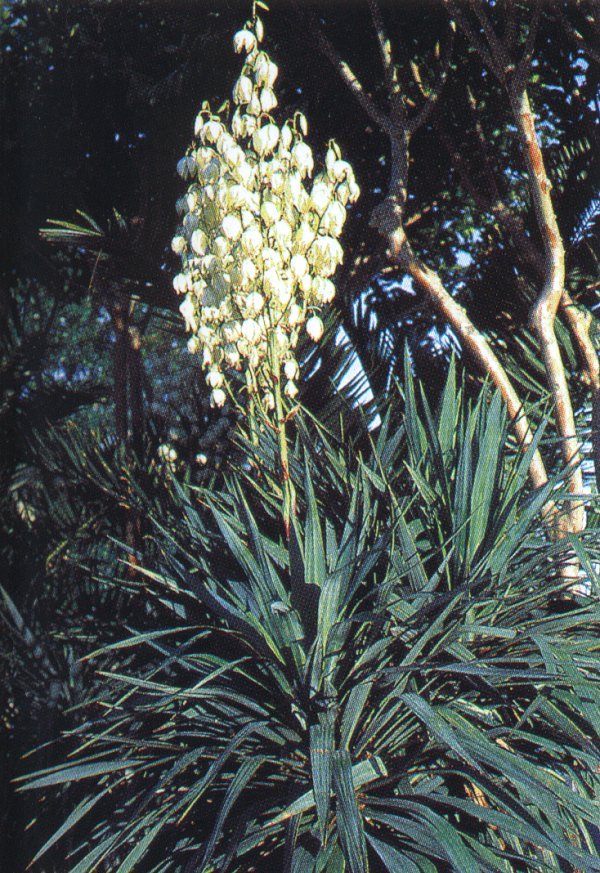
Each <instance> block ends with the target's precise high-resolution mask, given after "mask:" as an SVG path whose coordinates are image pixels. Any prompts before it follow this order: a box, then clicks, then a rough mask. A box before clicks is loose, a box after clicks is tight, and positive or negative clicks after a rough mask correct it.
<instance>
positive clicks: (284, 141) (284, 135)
mask: <svg viewBox="0 0 600 873" xmlns="http://www.w3.org/2000/svg"><path fill="white" fill-rule="evenodd" d="M293 141H294V135H293V134H292V131H291V129H290V128H289V126H288V125H287V124H284V125H283V127H282V128H281V145H282V146H283V148H284V149H286V150H288V149H290V148H291V145H292V142H293Z"/></svg>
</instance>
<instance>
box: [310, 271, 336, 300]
mask: <svg viewBox="0 0 600 873" xmlns="http://www.w3.org/2000/svg"><path fill="white" fill-rule="evenodd" d="M313 291H314V293H315V296H316V298H317V300H318V302H319V303H323V304H324V303H331V301H332V300H333V298H334V297H335V285H334V284H333V282H332V281H331V279H324V278H323V277H322V276H317V277H316V278H315V280H314V282H313Z"/></svg>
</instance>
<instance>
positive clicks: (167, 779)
mask: <svg viewBox="0 0 600 873" xmlns="http://www.w3.org/2000/svg"><path fill="white" fill-rule="evenodd" d="M403 393H404V396H405V398H406V427H404V426H398V425H394V424H393V423H392V420H391V417H389V416H388V417H387V418H386V419H385V420H384V422H383V423H382V425H381V427H380V428H379V431H378V433H377V434H376V435H374V436H372V437H371V438H370V449H369V450H368V451H364V452H362V454H357V453H356V452H355V451H354V449H353V447H352V445H349V444H348V442H347V441H344V440H334V439H333V438H331V436H330V435H329V434H328V433H327V432H326V431H325V430H324V429H323V428H322V427H320V426H319V425H318V424H317V423H316V422H314V421H313V420H312V419H311V418H309V417H308V416H307V415H305V414H298V415H297V416H296V418H295V438H294V443H293V445H290V447H289V448H290V451H289V459H290V474H291V476H292V478H293V480H294V483H295V490H296V497H297V511H296V515H295V517H294V519H293V523H292V525H291V532H290V537H289V540H286V537H285V536H284V534H283V531H282V527H281V516H280V510H281V504H282V499H283V495H282V493H281V484H280V470H279V463H278V460H277V443H276V438H275V436H274V435H273V434H272V433H271V432H270V431H267V432H266V433H265V434H264V438H263V439H262V440H261V443H260V448H259V447H257V446H256V445H254V443H253V442H252V440H251V439H248V440H247V441H246V442H244V441H243V440H242V445H243V446H244V447H245V450H246V460H244V461H243V462H241V463H239V465H238V466H237V467H236V468H234V469H232V470H231V471H230V472H229V474H228V476H227V477H226V480H225V485H224V487H223V489H222V490H221V491H220V492H219V493H216V492H215V491H214V490H211V489H208V488H206V489H198V488H193V489H192V488H185V487H183V486H181V485H180V484H178V483H177V482H176V481H175V480H173V483H172V492H171V498H170V500H169V502H168V503H167V502H166V501H165V500H164V499H163V500H162V501H160V502H159V501H154V502H146V504H145V511H146V513H147V514H148V516H149V517H150V518H151V520H152V522H153V531H154V533H153V539H154V540H155V544H156V547H157V550H158V553H159V554H160V556H161V557H160V560H158V562H157V563H156V565H155V566H153V567H152V568H147V569H146V570H144V571H140V573H139V575H138V582H137V585H138V589H139V595H140V597H141V599H142V602H143V601H146V600H147V599H148V596H149V595H150V596H151V597H152V598H153V599H154V600H155V601H156V602H157V603H160V606H161V609H163V610H165V611H166V612H167V613H168V614H170V615H171V621H170V626H168V627H167V626H164V627H163V626H161V627H160V628H157V629H156V630H150V631H147V630H146V631H144V632H136V631H135V630H134V629H133V628H130V629H129V630H130V632H129V635H128V636H126V637H125V638H124V639H123V640H122V641H120V642H117V643H116V644H113V645H110V646H106V647H104V648H102V649H100V650H98V651H97V652H95V653H93V656H90V657H93V658H94V659H95V661H96V663H97V665H98V666H99V669H100V671H101V675H102V677H103V680H104V683H105V684H104V688H105V691H104V693H103V694H102V696H101V697H100V698H98V700H97V701H96V703H95V706H94V707H93V708H92V709H91V710H90V711H89V715H88V718H87V720H86V721H85V723H84V724H83V725H82V727H81V728H79V729H78V730H77V731H75V732H74V733H73V734H72V736H71V737H70V738H69V741H70V742H71V743H72V754H71V759H70V760H69V762H68V763H67V764H65V765H63V766H58V767H54V768H51V769H49V770H44V771H40V772H38V773H36V774H34V775H33V776H32V777H30V778H29V779H28V780H27V785H26V787H28V788H30V789H43V790H44V791H45V792H47V791H48V790H49V789H52V790H55V789H53V786H59V785H64V784H65V783H76V785H72V786H71V791H72V792H73V794H74V796H75V798H76V801H77V802H76V803H75V805H74V807H73V811H72V813H71V814H70V816H69V817H68V819H67V820H66V821H65V822H64V824H63V826H62V827H61V828H60V830H59V831H58V832H57V833H56V834H55V835H54V837H52V839H51V840H50V841H49V842H47V843H46V845H45V846H44V847H43V848H42V849H41V850H40V851H39V852H38V854H37V858H40V857H43V856H44V854H45V853H47V852H48V851H49V850H50V849H52V850H53V851H54V853H57V852H59V849H58V847H59V846H60V845H62V846H63V847H64V846H65V845H67V849H64V848H63V852H62V854H60V855H59V857H61V858H62V861H61V866H60V869H61V870H69V871H71V873H84V871H93V870H110V871H119V873H125V871H129V870H134V869H135V870H145V871H165V873H166V871H205V873H209V871H217V870H218V871H226V870H228V871H239V873H241V871H264V870H283V871H290V873H291V871H293V873H303V871H310V873H316V871H320V873H334V871H335V873H338V871H348V873H363V871H368V870H371V871H379V870H388V871H399V870H407V871H445V870H455V871H471V870H472V871H507V873H508V871H513V870H536V871H538V870H567V869H572V870H577V869H584V870H590V871H591V870H599V869H600V860H599V859H598V854H597V850H596V848H595V846H594V842H593V827H592V825H593V822H594V821H595V820H597V809H596V808H595V805H594V796H595V790H596V788H597V782H598V777H597V768H598V750H597V737H598V724H597V712H598V702H599V700H598V698H599V694H598V686H597V679H598V667H599V660H598V657H597V648H598V644H597V634H595V633H594V621H595V619H596V618H597V616H595V615H594V612H593V608H592V604H591V602H590V600H589V599H586V598H584V597H580V598H574V597H573V595H572V593H570V592H569V591H568V589H565V583H564V582H561V581H560V578H559V577H558V576H557V574H556V573H554V572H553V568H554V567H555V566H556V557H557V552H558V550H559V549H560V548H565V547H566V546H565V543H564V542H562V543H560V544H556V543H554V544H552V543H548V542H547V541H545V539H544V536H543V533H541V529H540V524H539V514H540V509H541V507H542V506H543V504H544V502H545V501H546V500H547V498H548V493H549V490H550V488H551V487H552V486H551V485H549V486H548V491H544V493H542V492H538V493H534V494H529V493H527V490H526V474H527V459H526V458H523V457H522V456H519V455H516V456H513V455H512V454H511V453H510V451H509V450H508V449H507V448H506V447H505V439H504V437H505V433H504V429H503V427H502V426H501V424H500V422H501V421H502V420H503V410H502V405H501V403H500V401H499V400H498V399H497V397H496V396H489V394H487V393H485V392H484V393H483V394H482V395H481V397H480V398H479V399H478V400H477V402H476V403H474V404H469V403H468V401H467V400H466V399H464V397H463V396H462V394H461V392H460V391H459V390H458V389H457V388H456V380H455V376H454V372H453V371H452V372H451V374H450V376H449V379H448V382H447V384H446V387H445V390H444V394H443V397H442V399H441V402H440V405H439V408H438V409H437V410H435V411H434V412H430V411H429V410H428V409H427V408H425V409H424V411H422V412H421V411H419V405H418V404H417V403H416V402H415V400H414V398H415V396H416V393H417V392H416V391H415V386H414V385H413V383H412V380H411V378H410V376H409V377H407V382H406V385H405V386H404V390H403ZM463 438H464V439H463ZM450 470H454V471H455V472H454V474H453V475H452V474H451V473H450V472H449V471H450ZM138 499H139V500H140V501H143V500H144V497H143V494H141V493H140V494H139V495H138ZM592 537H593V532H590V534H589V540H588V541H586V540H585V539H584V538H580V539H579V540H575V539H572V540H571V541H570V546H571V547H572V548H576V549H577V551H578V554H579V555H580V557H581V561H582V564H583V565H584V566H586V568H587V572H588V574H589V579H590V583H591V584H593V585H596V579H595V577H594V568H593V560H594V559H595V558H597V554H596V553H597V551H598V546H597V542H596V543H594V541H593V539H592ZM128 584H130V585H131V584H132V583H131V581H130V580H128ZM78 792H79V793H78ZM61 840H62V842H59V841H61Z"/></svg>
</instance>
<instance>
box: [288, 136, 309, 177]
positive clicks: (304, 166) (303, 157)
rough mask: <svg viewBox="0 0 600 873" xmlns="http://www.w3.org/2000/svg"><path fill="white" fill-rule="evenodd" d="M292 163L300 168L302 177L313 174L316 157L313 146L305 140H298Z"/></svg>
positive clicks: (293, 150) (293, 151) (294, 148)
mask: <svg viewBox="0 0 600 873" xmlns="http://www.w3.org/2000/svg"><path fill="white" fill-rule="evenodd" d="M292 163H293V165H294V166H295V167H297V168H298V171H299V173H300V176H301V178H302V179H304V178H306V176H312V171H313V167H314V159H313V153H312V149H311V147H310V146H309V145H308V144H307V143H305V142H297V143H296V145H295V146H294V147H293V149H292Z"/></svg>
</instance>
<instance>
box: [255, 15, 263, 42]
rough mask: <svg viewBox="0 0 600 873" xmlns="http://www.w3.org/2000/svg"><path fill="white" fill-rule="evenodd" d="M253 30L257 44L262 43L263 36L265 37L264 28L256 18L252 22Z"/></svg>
mask: <svg viewBox="0 0 600 873" xmlns="http://www.w3.org/2000/svg"><path fill="white" fill-rule="evenodd" d="M254 30H255V32H256V38H257V40H258V41H259V42H262V41H263V39H264V35H265V28H264V27H263V23H262V21H261V20H260V18H258V17H257V19H256V21H255V22H254Z"/></svg>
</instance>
